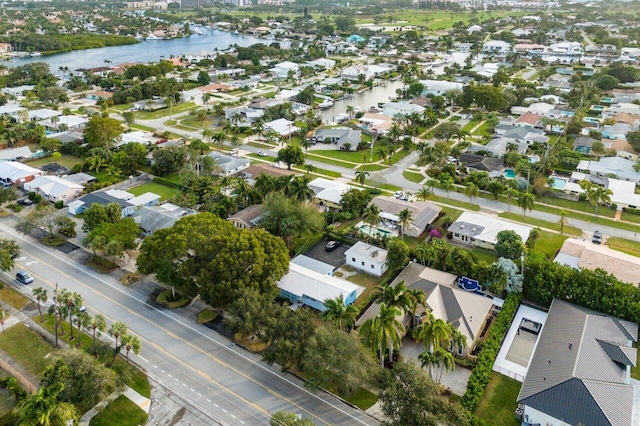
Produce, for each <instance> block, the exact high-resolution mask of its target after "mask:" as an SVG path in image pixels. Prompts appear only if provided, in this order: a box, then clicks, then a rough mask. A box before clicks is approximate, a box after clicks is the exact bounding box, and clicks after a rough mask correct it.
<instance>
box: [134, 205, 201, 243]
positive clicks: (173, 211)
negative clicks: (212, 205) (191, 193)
mask: <svg viewBox="0 0 640 426" xmlns="http://www.w3.org/2000/svg"><path fill="white" fill-rule="evenodd" d="M196 213H197V212H196V211H195V210H193V209H189V208H186V207H180V206H176V205H175V204H171V203H164V204H161V205H155V206H143V207H142V208H140V209H139V210H138V211H136V212H135V214H134V216H133V220H135V222H136V223H137V224H138V226H139V227H140V230H141V231H142V234H143V235H145V236H149V235H152V234H153V233H154V232H156V231H157V230H158V229H166V228H171V227H172V226H173V225H174V224H175V223H176V222H177V221H179V220H180V219H182V218H183V217H185V216H190V215H192V214H196Z"/></svg>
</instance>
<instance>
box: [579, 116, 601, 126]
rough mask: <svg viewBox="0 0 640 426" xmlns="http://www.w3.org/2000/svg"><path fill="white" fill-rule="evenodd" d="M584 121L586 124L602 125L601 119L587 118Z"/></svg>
mask: <svg viewBox="0 0 640 426" xmlns="http://www.w3.org/2000/svg"><path fill="white" fill-rule="evenodd" d="M582 121H584V122H585V123H593V124H598V123H600V120H599V119H597V118H593V117H585V118H583V119H582Z"/></svg>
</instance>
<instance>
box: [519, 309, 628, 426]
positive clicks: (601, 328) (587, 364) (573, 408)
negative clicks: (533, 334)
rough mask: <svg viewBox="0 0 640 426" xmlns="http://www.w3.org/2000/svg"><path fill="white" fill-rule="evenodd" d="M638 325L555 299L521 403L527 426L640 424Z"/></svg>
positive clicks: (520, 395) (530, 364)
mask: <svg viewBox="0 0 640 426" xmlns="http://www.w3.org/2000/svg"><path fill="white" fill-rule="evenodd" d="M637 336H638V324H636V323H632V322H629V321H625V320H622V319H619V318H615V317H611V316H608V315H605V314H602V313H600V312H596V311H592V310H589V309H586V308H583V307H580V306H577V305H572V304H570V303H568V302H565V301H563V300H560V299H554V300H553V302H552V303H551V307H550V308H549V314H548V316H547V319H546V322H545V324H544V326H543V328H542V332H541V334H540V335H539V336H538V342H537V344H536V346H535V349H534V352H533V356H532V358H531V361H530V363H529V369H528V372H527V375H526V377H525V380H524V382H523V384H522V387H521V388H520V393H519V395H518V398H517V401H518V403H519V404H521V405H522V407H523V410H522V411H523V413H522V419H521V420H522V421H523V425H535V424H541V425H575V426H577V425H589V426H632V425H637V424H638V423H639V422H640V404H639V402H638V401H639V399H638V397H637V395H638V393H639V392H640V389H638V386H639V384H638V381H637V380H633V379H631V377H630V368H631V367H634V366H635V364H636V359H637V354H636V351H637V350H636V349H635V348H633V347H632V343H633V342H636V341H637Z"/></svg>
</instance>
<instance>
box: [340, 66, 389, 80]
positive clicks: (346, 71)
mask: <svg viewBox="0 0 640 426" xmlns="http://www.w3.org/2000/svg"><path fill="white" fill-rule="evenodd" d="M391 70H392V67H391V66H390V65H384V66H383V65H362V64H358V65H351V66H349V67H346V68H343V70H342V73H341V74H340V76H341V77H342V78H346V79H347V80H358V79H360V78H364V79H365V80H369V79H372V78H377V77H380V76H381V75H383V74H385V73H387V72H389V71H391Z"/></svg>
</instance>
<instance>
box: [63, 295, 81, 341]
mask: <svg viewBox="0 0 640 426" xmlns="http://www.w3.org/2000/svg"><path fill="white" fill-rule="evenodd" d="M63 303H64V304H66V305H67V312H68V314H69V332H70V333H71V334H70V336H69V338H70V339H71V340H73V339H74V337H73V314H74V313H77V312H79V311H78V310H79V309H80V307H81V306H82V296H80V294H79V293H76V292H65V293H64V298H63Z"/></svg>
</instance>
